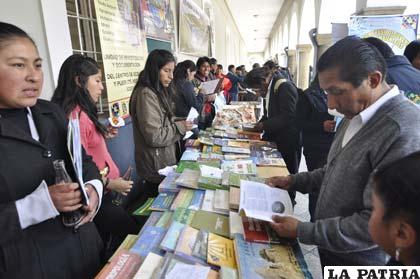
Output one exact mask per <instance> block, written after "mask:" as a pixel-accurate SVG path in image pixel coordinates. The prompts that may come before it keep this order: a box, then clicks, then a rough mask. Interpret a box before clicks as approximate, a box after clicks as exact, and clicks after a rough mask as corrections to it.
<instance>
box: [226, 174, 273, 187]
mask: <svg viewBox="0 0 420 279" xmlns="http://www.w3.org/2000/svg"><path fill="white" fill-rule="evenodd" d="M241 180H248V181H254V182H260V183H265V179H264V178H261V177H257V176H253V175H248V174H239V173H233V172H223V175H222V185H226V186H235V187H241Z"/></svg>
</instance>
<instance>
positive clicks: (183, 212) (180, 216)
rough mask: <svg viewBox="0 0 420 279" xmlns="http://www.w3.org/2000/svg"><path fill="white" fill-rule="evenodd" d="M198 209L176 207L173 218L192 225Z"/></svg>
mask: <svg viewBox="0 0 420 279" xmlns="http://www.w3.org/2000/svg"><path fill="white" fill-rule="evenodd" d="M195 213H196V211H195V210H192V209H188V208H185V207H178V208H177V209H175V211H174V214H173V216H172V219H173V220H174V221H177V222H179V223H182V224H185V225H190V224H191V221H192V219H193V218H194V215H195Z"/></svg>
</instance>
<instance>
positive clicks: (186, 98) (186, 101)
mask: <svg viewBox="0 0 420 279" xmlns="http://www.w3.org/2000/svg"><path fill="white" fill-rule="evenodd" d="M196 72H197V68H196V66H195V64H194V62H193V61H191V60H185V61H183V62H180V63H178V65H176V68H175V72H174V80H173V83H174V85H175V89H176V94H175V115H176V116H177V117H187V115H188V113H189V112H190V109H191V108H195V109H196V110H197V112H198V113H200V112H201V110H202V108H203V101H204V96H203V94H202V93H199V92H196V91H195V87H194V85H193V84H192V80H193V79H194V76H195V74H196Z"/></svg>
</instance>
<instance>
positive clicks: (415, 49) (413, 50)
mask: <svg viewBox="0 0 420 279" xmlns="http://www.w3.org/2000/svg"><path fill="white" fill-rule="evenodd" d="M419 53H420V40H416V41H412V42H411V43H409V44H408V45H407V46H406V47H405V50H404V55H405V57H407V59H408V61H410V62H413V60H414V58H416V56H417V55H418V54H419Z"/></svg>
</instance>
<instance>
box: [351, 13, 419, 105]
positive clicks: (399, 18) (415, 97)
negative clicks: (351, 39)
mask: <svg viewBox="0 0 420 279" xmlns="http://www.w3.org/2000/svg"><path fill="white" fill-rule="evenodd" d="M418 21H419V15H396V16H353V17H351V18H350V23H349V35H357V36H359V37H361V38H366V37H376V38H379V39H381V40H383V41H384V42H386V43H387V44H388V45H389V46H390V47H391V48H392V50H393V51H394V53H395V54H397V55H403V54H404V49H405V47H406V46H407V45H408V44H409V43H410V42H411V41H413V40H416V37H417V28H418ZM404 94H405V95H406V96H407V97H408V98H409V99H410V100H411V101H413V102H414V103H416V104H417V105H420V92H404Z"/></svg>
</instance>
